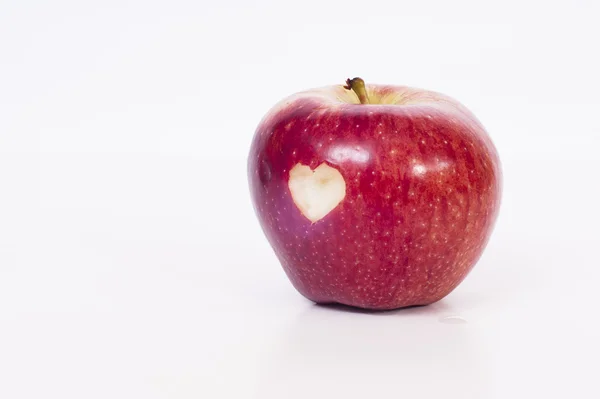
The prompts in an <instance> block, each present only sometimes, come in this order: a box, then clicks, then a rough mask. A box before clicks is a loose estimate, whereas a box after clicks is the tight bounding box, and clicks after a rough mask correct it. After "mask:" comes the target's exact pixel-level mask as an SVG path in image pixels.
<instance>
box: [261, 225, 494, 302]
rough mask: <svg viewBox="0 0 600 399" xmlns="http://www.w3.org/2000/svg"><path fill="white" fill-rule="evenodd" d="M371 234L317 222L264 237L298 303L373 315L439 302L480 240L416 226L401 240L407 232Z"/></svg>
mask: <svg viewBox="0 0 600 399" xmlns="http://www.w3.org/2000/svg"><path fill="white" fill-rule="evenodd" d="M375 217H376V216H375ZM371 226H372V227H371ZM379 229H380V227H377V224H376V223H373V224H371V223H369V224H368V226H364V227H363V228H362V230H361V231H354V232H353V231H352V230H351V229H344V228H342V229H341V230H340V229H339V228H336V225H335V224H334V223H326V222H324V223H321V222H319V223H315V224H312V225H311V226H304V228H302V229H298V230H297V231H295V232H293V233H292V234H289V235H287V236H284V237H283V238H282V237H281V236H278V237H274V236H273V237H272V239H273V241H274V242H275V248H276V249H277V250H276V254H277V256H278V258H279V260H280V262H281V264H282V266H283V269H284V271H285V273H286V274H287V276H288V278H289V279H290V281H291V282H292V284H293V285H294V287H295V288H296V289H297V290H298V292H300V293H301V294H302V295H303V296H304V297H306V298H308V299H309V300H311V301H314V302H316V303H319V304H342V305H348V306H353V307H358V308H363V309H373V310H391V309H397V308H402V307H408V306H418V305H428V304H431V303H434V302H437V301H439V300H440V299H442V298H444V297H445V296H446V295H448V294H449V293H450V292H451V291H452V290H454V289H455V288H456V287H457V286H458V285H459V284H460V283H461V282H462V281H463V280H464V278H465V277H466V276H467V274H468V273H469V272H470V271H471V270H472V268H473V267H474V265H475V264H476V262H477V261H478V259H479V257H480V256H481V253H482V251H483V248H484V247H485V245H486V243H487V239H488V237H486V235H485V234H483V235H482V236H478V237H477V236H469V235H458V234H457V235H454V236H449V237H448V236H445V235H443V233H439V234H436V233H431V228H430V227H429V226H427V225H425V226H423V225H422V224H419V225H418V227H416V228H414V230H412V231H413V233H414V234H409V235H403V234H402V232H403V231H410V230H407V229H404V230H402V229H397V230H396V232H395V233H393V231H394V230H392V229H390V230H384V231H383V232H381V233H380V231H379ZM483 230H484V231H485V229H483ZM290 231H291V229H290ZM390 231H391V232H392V233H388V232H390ZM422 231H430V234H429V235H425V234H423V233H422ZM376 232H377V233H380V234H379V235H376V234H375V233H376ZM369 234H372V235H369ZM438 236H440V237H441V239H440V240H438V239H437V237H438ZM369 237H373V238H372V239H369ZM430 237H434V238H436V239H435V240H431V239H430ZM446 240H447V241H446Z"/></svg>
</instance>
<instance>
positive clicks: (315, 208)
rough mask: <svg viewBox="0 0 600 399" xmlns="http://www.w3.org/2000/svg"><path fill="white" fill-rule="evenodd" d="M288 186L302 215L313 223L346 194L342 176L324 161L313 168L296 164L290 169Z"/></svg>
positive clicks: (330, 209) (336, 204)
mask: <svg viewBox="0 0 600 399" xmlns="http://www.w3.org/2000/svg"><path fill="white" fill-rule="evenodd" d="M288 187H289V189H290V192H291V193H292V199H293V200H294V203H295V204H296V206H297V207H298V209H299V210H300V212H301V213H302V215H304V216H305V217H306V218H307V219H308V220H310V221H311V222H313V223H315V222H317V221H318V220H321V219H323V218H324V217H325V216H326V215H327V214H328V213H329V212H331V211H332V210H333V209H335V207H336V206H338V204H339V203H340V202H342V200H343V199H344V197H345V196H346V182H345V181H344V177H343V176H342V174H341V173H340V172H339V171H338V170H337V169H335V168H332V167H331V166H329V165H327V164H326V163H322V164H321V165H319V166H317V168H316V169H315V170H312V169H311V168H310V166H307V165H302V164H301V163H298V164H296V165H295V166H294V167H293V168H292V169H291V170H290V179H289V181H288Z"/></svg>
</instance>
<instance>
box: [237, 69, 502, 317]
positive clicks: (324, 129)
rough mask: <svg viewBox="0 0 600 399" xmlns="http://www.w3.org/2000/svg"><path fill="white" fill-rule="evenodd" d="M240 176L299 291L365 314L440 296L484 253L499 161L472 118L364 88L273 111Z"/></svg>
mask: <svg viewBox="0 0 600 399" xmlns="http://www.w3.org/2000/svg"><path fill="white" fill-rule="evenodd" d="M248 175H249V182H250V191H251V196H252V201H253V204H254V208H255V210H256V213H257V215H258V218H259V220H260V224H261V226H262V228H263V231H264V233H265V235H266V236H267V239H268V240H269V242H270V243H271V246H272V247H273V249H274V250H275V254H276V255H277V257H278V258H279V261H280V262H281V264H282V266H283V269H284V270H285V272H286V274H287V275H288V277H289V279H290V280H291V282H292V284H293V285H294V286H295V287H296V289H297V290H298V291H299V292H300V293H301V294H302V295H304V296H305V297H306V298H308V299H310V300H312V301H315V302H317V303H340V304H345V305H350V306H356V307H360V308H367V309H395V308H401V307H405V306H412V305H426V304H430V303H433V302H436V301H438V300H440V299H441V298H443V297H445V296H446V295H448V294H449V293H450V292H451V291H452V290H453V289H454V288H456V286H457V285H458V284H459V283H460V282H461V281H462V280H463V279H464V278H465V276H466V275H467V273H469V271H470V270H471V269H472V268H473V266H474V265H475V263H476V262H477V260H478V259H479V257H480V255H481V253H482V251H483V249H484V247H485V246H486V244H487V242H488V239H489V237H490V234H491V231H492V228H493V225H494V222H495V220H496V216H497V214H498V208H499V205H500V196H501V170H500V162H499V159H498V154H497V152H496V149H495V147H494V145H493V144H492V141H491V140H490V137H489V136H488V134H487V133H486V131H485V129H484V127H483V126H482V125H481V123H480V122H479V121H478V120H477V119H476V118H475V116H474V115H473V114H472V113H471V112H470V111H468V110H467V109H466V108H465V107H464V106H462V105H461V104H460V103H458V102H457V101H455V100H454V99H452V98H449V97H447V96H445V95H442V94H439V93H435V92H431V91H426V90H420V89H414V88H409V87H402V86H380V85H365V84H364V82H363V81H362V79H360V78H355V79H352V80H348V81H347V86H342V85H339V86H331V87H325V88H320V89H314V90H309V91H306V92H302V93H299V94H296V95H293V96H291V97H289V98H287V99H285V100H283V101H282V102H280V103H279V104H278V105H276V106H275V107H274V108H273V109H272V110H271V111H270V112H269V113H268V114H267V115H266V116H265V117H264V119H263V120H262V121H261V122H260V124H259V126H258V128H257V130H256V133H255V136H254V139H253V142H252V147H251V149H250V155H249V159H248Z"/></svg>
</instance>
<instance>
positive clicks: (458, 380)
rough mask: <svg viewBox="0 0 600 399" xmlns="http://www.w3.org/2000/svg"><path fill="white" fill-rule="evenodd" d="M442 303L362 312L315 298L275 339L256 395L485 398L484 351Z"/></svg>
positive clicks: (466, 327) (464, 325)
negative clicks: (448, 317) (452, 321)
mask: <svg viewBox="0 0 600 399" xmlns="http://www.w3.org/2000/svg"><path fill="white" fill-rule="evenodd" d="M447 313H449V312H447V311H446V308H445V306H444V304H443V303H438V304H434V305H432V306H428V307H418V308H411V309H405V310H400V311H393V312H383V313H363V312H360V311H352V310H347V309H338V308H326V307H320V306H313V307H311V308H309V309H308V310H307V311H306V312H305V313H303V314H300V315H299V316H298V318H297V319H296V320H295V321H294V322H292V323H291V325H290V326H289V328H288V329H287V332H286V333H285V335H284V336H283V337H282V338H281V341H280V342H275V343H274V344H273V346H272V351H271V352H270V354H269V355H267V356H268V357H270V359H269V360H266V361H265V363H264V364H265V369H264V370H263V371H262V373H261V374H262V378H261V379H260V382H259V387H258V391H257V392H256V394H255V398H273V399H274V398H278V399H279V398H311V397H315V398H379V397H381V398H383V397H398V398H399V397H407V398H415V397H419V398H425V397H426V398H442V397H443V398H478V399H479V398H485V397H489V396H490V395H489V393H490V389H491V388H490V381H489V375H487V373H486V370H487V367H486V364H485V363H486V359H485V358H483V357H482V356H481V355H482V354H481V352H482V351H481V350H480V348H479V347H478V342H477V339H476V338H475V337H474V336H473V334H472V332H471V331H470V330H469V325H468V324H462V325H449V324H444V323H440V316H442V315H444V314H447Z"/></svg>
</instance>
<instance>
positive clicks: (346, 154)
mask: <svg viewBox="0 0 600 399" xmlns="http://www.w3.org/2000/svg"><path fill="white" fill-rule="evenodd" d="M329 159H330V160H331V161H332V162H344V161H353V162H358V163H366V162H367V161H368V160H369V152H368V151H367V150H365V149H364V148H362V147H360V146H345V145H340V146H337V147H333V148H332V149H331V150H329Z"/></svg>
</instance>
